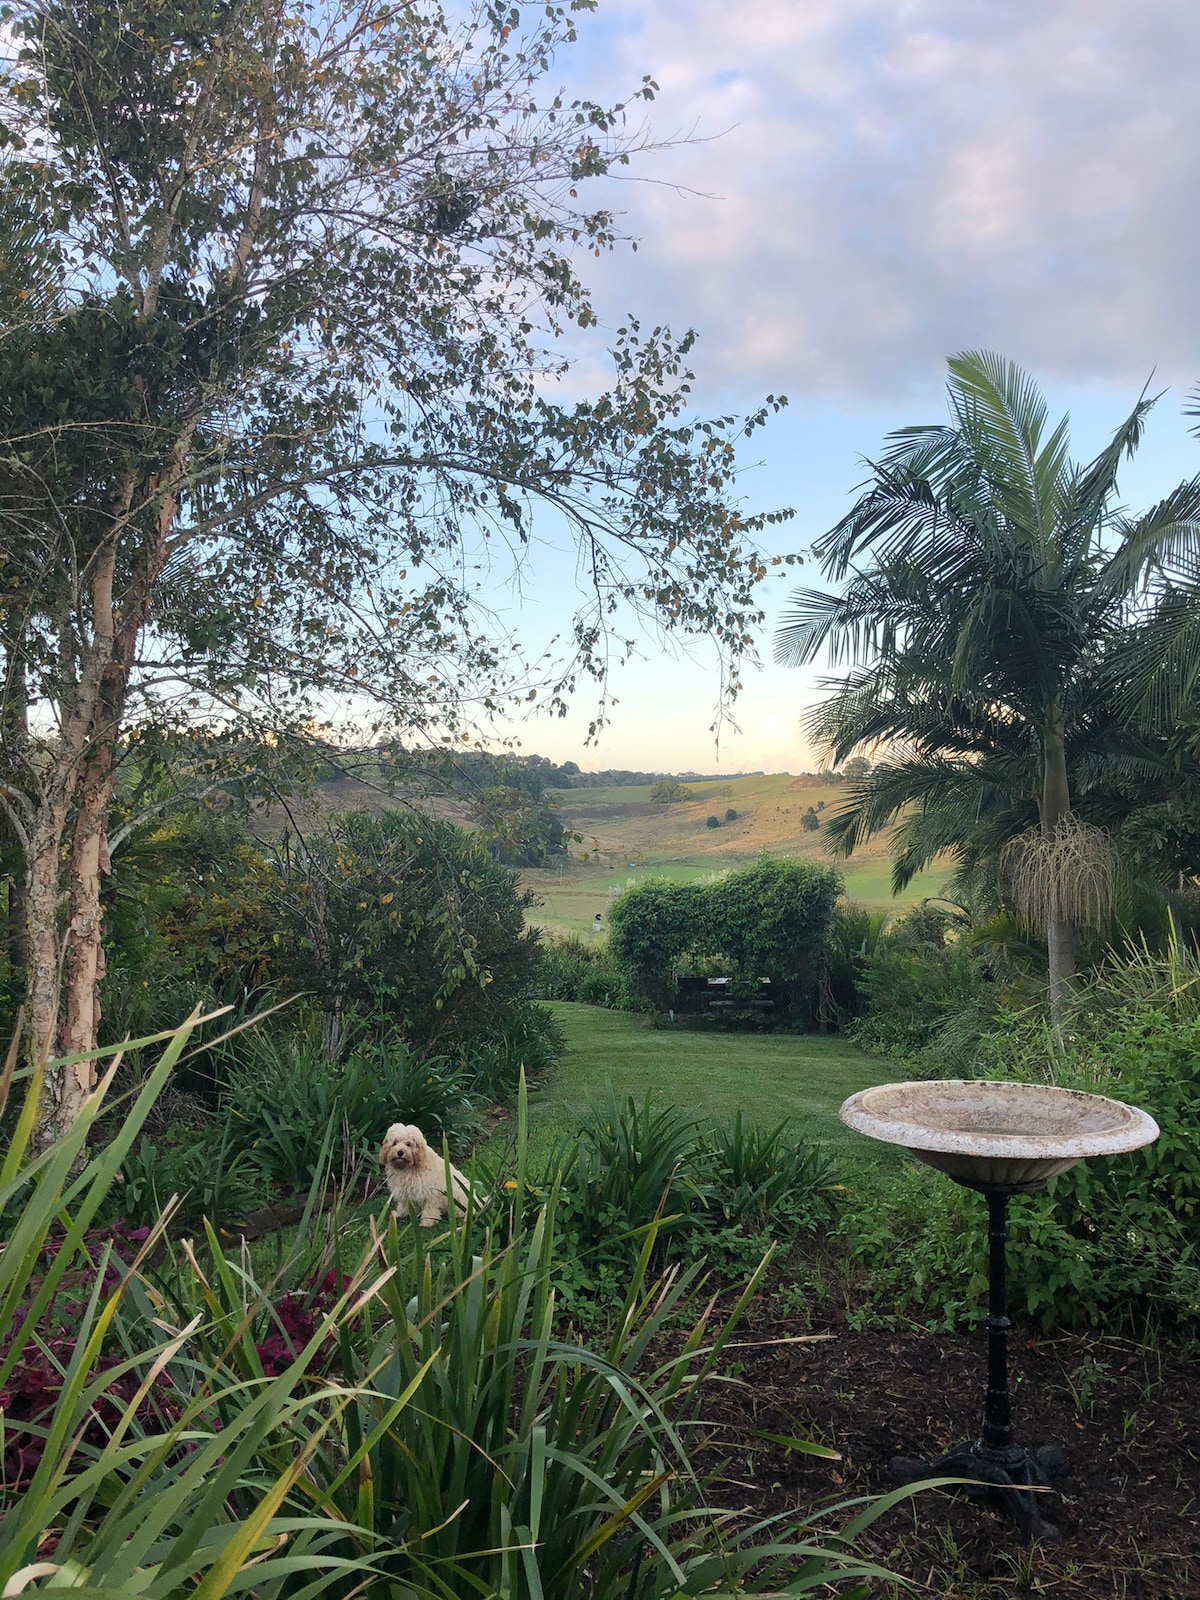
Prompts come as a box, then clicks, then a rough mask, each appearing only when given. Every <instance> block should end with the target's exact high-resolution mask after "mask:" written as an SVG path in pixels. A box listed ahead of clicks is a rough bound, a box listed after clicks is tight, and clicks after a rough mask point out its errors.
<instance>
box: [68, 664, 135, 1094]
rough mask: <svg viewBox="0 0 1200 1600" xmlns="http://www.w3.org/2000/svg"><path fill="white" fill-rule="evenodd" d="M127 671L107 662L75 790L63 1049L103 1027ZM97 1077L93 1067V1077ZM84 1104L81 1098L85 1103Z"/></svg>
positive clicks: (88, 1044)
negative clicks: (104, 886) (111, 846)
mask: <svg viewBox="0 0 1200 1600" xmlns="http://www.w3.org/2000/svg"><path fill="white" fill-rule="evenodd" d="M125 681H126V674H125V670H124V668H123V666H122V665H121V662H120V661H119V660H116V661H111V662H109V663H108V664H107V666H106V667H105V670H104V673H103V675H102V677H101V680H100V693H99V695H98V696H97V705H96V713H95V716H94V718H93V723H92V727H91V729H90V730H89V732H90V740H89V750H88V755H87V759H86V760H85V762H84V764H83V769H82V771H81V773H80V777H79V783H78V786H77V788H76V795H75V826H74V829H73V831H72V836H71V851H70V858H69V861H68V887H67V894H68V911H67V931H66V939H65V961H66V976H65V981H64V984H63V996H62V1021H61V1022H60V1024H59V1029H58V1054H59V1055H64V1056H66V1055H76V1054H78V1053H79V1052H80V1051H84V1050H94V1049H95V1048H96V1044H97V1042H98V1035H99V1030H100V985H101V983H102V981H103V979H104V969H105V962H104V913H103V910H102V908H101V905H100V890H101V875H102V874H104V873H107V872H108V871H109V859H108V829H107V824H108V808H109V805H110V803H111V801H112V793H113V778H114V774H115V770H116V764H115V758H114V745H115V741H116V739H117V736H118V732H119V729H120V721H121V711H122V708H123V705H124V700H125ZM94 1080H95V1070H94V1068H93V1070H92V1072H91V1074H90V1078H89V1091H90V1085H91V1083H94ZM80 1104H82V1102H80ZM63 1109H64V1114H65V1117H66V1120H67V1121H70V1120H73V1119H74V1117H75V1116H77V1115H78V1111H79V1105H76V1104H75V1103H74V1101H73V1100H72V1102H71V1103H70V1104H69V1105H66V1106H64V1108H63Z"/></svg>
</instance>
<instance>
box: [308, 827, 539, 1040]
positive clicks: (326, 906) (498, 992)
mask: <svg viewBox="0 0 1200 1600" xmlns="http://www.w3.org/2000/svg"><path fill="white" fill-rule="evenodd" d="M289 861H290V865H288V867H287V870H286V872H285V890H286V900H285V912H286V917H285V922H286V926H285V929H284V945H285V952H286V956H287V960H288V963H289V968H288V970H289V978H290V981H291V983H292V984H293V985H294V986H295V987H296V988H300V989H303V990H305V991H306V992H308V993H311V994H313V995H314V996H315V997H316V1000H317V1003H318V1004H319V1005H320V1007H321V1009H322V1011H323V1012H325V1013H326V1014H327V1015H329V1016H332V1017H337V1016H340V1015H341V1014H342V1013H343V1012H345V1011H349V1012H351V1013H354V1012H357V1013H358V1014H359V1015H360V1016H368V1017H375V1016H386V1017H388V1018H390V1019H391V1020H392V1021H393V1022H394V1023H395V1024H396V1026H397V1027H398V1028H399V1029H400V1030H401V1032H402V1033H403V1034H404V1036H405V1037H406V1038H407V1039H409V1040H410V1041H412V1042H413V1044H414V1045H419V1046H420V1047H421V1048H429V1047H434V1048H438V1049H446V1048H450V1047H452V1046H455V1045H459V1044H466V1043H468V1042H469V1041H471V1040H474V1039H480V1038H487V1037H489V1036H492V1035H494V1034H495V1033H496V1032H497V1031H498V1030H499V1029H500V1028H501V1027H502V1026H503V1024H504V1021H505V1018H506V1017H507V1015H508V1013H509V1012H510V1011H511V1009H512V1007H513V1006H514V1005H516V1004H519V1003H520V1002H521V1001H522V1000H523V999H525V997H526V995H527V993H528V990H529V986H530V982H531V980H532V975H533V969H534V967H535V965H536V961H537V947H538V935H537V933H536V931H535V930H532V929H527V928H526V927H525V921H524V918H525V911H526V909H527V907H528V906H529V905H531V904H532V897H531V896H529V895H527V894H524V893H523V892H522V891H521V889H520V888H519V887H518V885H517V880H516V876H515V874H514V873H512V872H510V871H508V869H507V868H505V867H502V866H500V865H499V864H498V863H497V862H496V861H494V860H493V859H492V857H491V855H490V854H489V853H488V850H487V849H486V847H485V846H484V845H483V844H482V843H481V842H480V841H479V840H478V839H476V838H474V837H473V836H472V835H470V834H467V833H465V832H464V831H463V830H462V829H461V828H456V827H455V826H454V825H453V824H452V823H449V822H442V821H440V820H438V819H437V818H434V817H427V816H423V815H421V814H419V813H417V812H413V811H400V810H388V811H385V812H384V813H383V815H382V816H380V817H373V816H370V815H368V814H367V813H366V812H361V811H359V812H347V813H344V814H342V815H337V816H333V817H331V818H330V819H329V823H328V827H327V830H326V831H325V832H324V833H323V834H320V835H312V836H310V837H309V838H308V839H307V841H306V848H305V849H304V851H302V852H301V853H300V854H299V855H298V856H293V857H291V858H289Z"/></svg>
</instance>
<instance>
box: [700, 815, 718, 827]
mask: <svg viewBox="0 0 1200 1600" xmlns="http://www.w3.org/2000/svg"><path fill="white" fill-rule="evenodd" d="M704 826H705V827H706V828H719V827H720V826H721V819H720V817H718V816H716V815H713V816H711V817H705V819H704Z"/></svg>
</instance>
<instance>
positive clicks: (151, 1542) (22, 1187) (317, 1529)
mask: <svg viewBox="0 0 1200 1600" xmlns="http://www.w3.org/2000/svg"><path fill="white" fill-rule="evenodd" d="M188 1036H189V1030H188V1029H186V1028H185V1029H181V1030H180V1031H179V1032H178V1034H177V1035H176V1036H175V1038H174V1039H173V1040H171V1041H170V1043H169V1044H168V1045H167V1047H166V1049H165V1050H164V1051H163V1053H162V1055H161V1056H160V1058H159V1059H158V1061H157V1063H156V1065H155V1066H154V1068H153V1070H152V1072H151V1074H150V1076H149V1078H148V1080H147V1082H146V1084H145V1086H144V1087H143V1089H142V1090H141V1092H140V1093H139V1094H138V1095H137V1096H136V1097H135V1098H134V1100H133V1101H132V1102H131V1103H130V1104H129V1105H128V1106H127V1107H126V1113H125V1116H124V1118H123V1119H122V1120H121V1122H120V1123H119V1125H118V1127H117V1130H116V1132H115V1134H114V1137H113V1139H112V1140H111V1142H110V1143H109V1144H108V1145H107V1146H105V1147H103V1148H102V1149H100V1150H99V1151H97V1153H96V1154H95V1155H93V1156H92V1157H91V1159H90V1160H88V1159H87V1158H86V1154H85V1152H86V1141H87V1139H88V1136H89V1133H90V1132H91V1131H92V1128H93V1126H94V1120H95V1117H96V1113H97V1112H98V1110H99V1108H100V1105H101V1104H102V1103H103V1096H104V1094H105V1092H106V1091H107V1089H108V1087H109V1085H110V1083H111V1077H110V1076H106V1077H105V1078H104V1079H103V1081H102V1084H101V1087H100V1090H99V1092H98V1094H97V1095H95V1096H94V1097H93V1098H92V1099H91V1100H90V1101H89V1102H88V1103H87V1104H86V1105H85V1107H84V1109H83V1111H82V1112H81V1114H80V1116H79V1117H78V1119H77V1120H76V1122H75V1123H74V1124H73V1126H72V1127H71V1129H70V1130H69V1132H68V1133H67V1134H66V1135H65V1136H64V1138H63V1139H62V1140H61V1141H60V1142H59V1143H58V1144H57V1145H55V1146H54V1147H53V1149H52V1150H50V1151H49V1152H48V1153H47V1154H46V1155H45V1156H43V1157H42V1158H40V1159H38V1160H37V1161H25V1160H23V1158H24V1157H26V1156H27V1155H28V1153H29V1152H28V1140H29V1136H30V1133H31V1130H32V1127H33V1123H34V1113H35V1110H36V1106H37V1099H38V1093H39V1085H38V1083H37V1081H36V1080H35V1081H34V1082H33V1083H32V1085H31V1087H30V1091H29V1094H28V1097H27V1099H26V1102H25V1106H24V1108H23V1110H22V1113H21V1116H20V1118H19V1120H18V1122H17V1126H16V1130H15V1134H14V1138H13V1142H12V1144H11V1146H10V1150H9V1158H10V1159H9V1161H8V1163H7V1164H6V1167H5V1170H4V1172H3V1175H2V1176H0V1234H2V1235H3V1237H4V1240H5V1245H4V1249H3V1250H2V1251H0V1328H2V1329H3V1334H4V1337H3V1338H0V1396H2V1397H3V1400H2V1402H0V1404H2V1405H3V1411H4V1417H5V1427H4V1441H3V1443H4V1455H5V1462H6V1466H8V1467H9V1468H11V1469H12V1470H11V1471H8V1472H6V1473H5V1474H4V1475H3V1477H0V1528H2V1534H0V1587H9V1586H10V1585H13V1587H12V1589H11V1592H14V1593H15V1592H17V1590H18V1589H20V1588H22V1587H24V1585H25V1583H27V1582H28V1578H29V1576H30V1574H29V1572H28V1570H26V1571H25V1572H24V1573H22V1569H28V1568H29V1567H30V1566H31V1565H32V1564H33V1563H34V1562H41V1561H47V1560H48V1561H49V1562H50V1563H51V1570H50V1571H49V1572H45V1575H46V1576H48V1577H50V1579H51V1582H53V1580H54V1579H55V1578H57V1579H58V1580H59V1582H60V1583H63V1582H65V1583H67V1584H68V1586H74V1587H76V1588H79V1587H81V1586H82V1588H83V1589H84V1590H85V1591H88V1592H91V1593H112V1594H115V1593H122V1594H138V1595H140V1596H142V1597H143V1600H169V1597H170V1596H172V1595H175V1594H179V1593H183V1592H185V1591H186V1592H191V1591H193V1590H197V1589H198V1588H203V1590H204V1592H205V1593H206V1594H208V1595H211V1596H212V1600H221V1597H223V1596H225V1595H228V1594H230V1593H231V1592H233V1593H236V1592H240V1590H241V1588H242V1582H241V1581H240V1578H239V1575H240V1574H244V1572H245V1569H246V1567H247V1565H248V1564H250V1563H252V1562H253V1563H254V1564H255V1571H254V1581H255V1583H256V1585H257V1584H261V1585H263V1586H264V1587H265V1588H267V1589H269V1590H272V1592H277V1589H276V1588H275V1586H277V1585H284V1584H286V1583H287V1582H288V1581H289V1577H290V1573H291V1572H292V1571H294V1570H301V1571H305V1574H306V1580H307V1581H309V1582H311V1583H314V1584H316V1585H318V1586H319V1585H320V1583H321V1579H322V1577H323V1576H325V1577H327V1578H328V1581H329V1582H330V1583H331V1584H332V1583H334V1582H337V1581H341V1582H344V1581H346V1578H347V1576H348V1574H349V1573H351V1572H353V1571H355V1570H356V1569H359V1570H360V1575H361V1576H362V1577H363V1578H366V1577H367V1576H368V1571H367V1570H366V1569H365V1568H364V1566H363V1564H362V1563H361V1562H358V1561H356V1560H355V1559H354V1556H353V1554H351V1555H350V1556H349V1558H348V1557H347V1551H346V1544H345V1541H346V1530H345V1529H342V1528H335V1527H334V1526H333V1524H332V1523H331V1521H330V1517H331V1515H332V1514H333V1513H332V1508H331V1506H330V1504H329V1501H328V1499H327V1498H326V1499H325V1500H324V1501H322V1499H321V1497H320V1495H319V1494H314V1492H313V1491H314V1488H315V1487H316V1486H315V1480H314V1478H313V1474H312V1457H313V1454H314V1451H315V1450H316V1449H317V1447H318V1446H319V1445H320V1443H321V1442H322V1440H323V1439H324V1438H325V1437H326V1436H327V1435H328V1434H329V1433H330V1431H331V1429H332V1430H333V1431H334V1432H335V1433H336V1432H337V1431H338V1429H339V1425H340V1418H341V1414H342V1412H343V1411H344V1402H343V1401H341V1400H339V1402H338V1404H337V1405H336V1406H335V1407H334V1408H333V1409H331V1408H330V1406H329V1403H328V1399H327V1398H326V1394H327V1391H326V1390H325V1389H324V1387H323V1386H320V1385H310V1384H309V1383H308V1374H309V1370H310V1368H312V1367H313V1366H315V1365H316V1363H317V1358H318V1354H319V1352H320V1350H322V1349H324V1348H328V1347H330V1345H331V1344H336V1342H337V1336H338V1335H339V1334H340V1333H342V1332H343V1331H346V1332H347V1334H348V1331H349V1330H348V1324H349V1323H350V1322H351V1320H352V1318H353V1317H354V1313H353V1312H352V1311H351V1307H352V1306H353V1305H355V1303H356V1302H357V1301H358V1300H359V1299H360V1298H361V1295H362V1293H363V1292H364V1290H365V1289H366V1287H367V1285H368V1282H370V1284H371V1285H372V1287H373V1286H374V1267H373V1263H371V1262H367V1263H365V1264H364V1267H363V1269H362V1271H361V1272H360V1274H359V1275H357V1276H356V1278H355V1279H354V1280H353V1281H352V1282H351V1283H350V1284H349V1285H348V1287H347V1291H346V1292H345V1293H344V1294H340V1295H338V1296H336V1298H335V1300H334V1303H333V1304H332V1306H331V1307H330V1308H329V1309H328V1311H327V1312H326V1313H325V1314H324V1315H323V1316H322V1317H321V1318H320V1319H319V1321H318V1323H317V1326H316V1327H315V1329H314V1332H313V1335H312V1337H311V1338H310V1339H309V1340H308V1342H307V1343H306V1344H305V1345H304V1346H303V1347H302V1348H301V1349H300V1350H298V1351H297V1352H296V1356H295V1359H294V1360H292V1361H290V1362H288V1364H287V1366H286V1368H284V1370H282V1371H280V1372H279V1373H278V1375H277V1376H275V1377H270V1376H264V1372H263V1368H262V1364H261V1361H260V1359H259V1356H258V1353H257V1350H256V1348H255V1344H254V1337H253V1331H252V1324H253V1323H254V1322H255V1321H256V1320H257V1319H258V1317H259V1316H260V1314H261V1312H262V1309H263V1307H264V1305H265V1299H264V1296H263V1294H262V1291H261V1290H260V1289H259V1288H258V1286H257V1285H256V1284H255V1283H254V1282H253V1280H252V1278H251V1276H250V1275H249V1273H248V1272H247V1270H246V1263H245V1262H244V1261H241V1260H237V1259H235V1260H233V1261H230V1260H227V1259H226V1258H225V1256H224V1255H223V1254H222V1252H221V1249H220V1245H219V1243H218V1241H217V1239H216V1237H215V1236H214V1235H211V1234H210V1235H209V1249H210V1253H211V1255H212V1257H213V1261H212V1262H211V1263H210V1265H209V1268H208V1271H209V1273H210V1275H211V1276H210V1277H209V1278H205V1279H200V1277H199V1272H198V1269H197V1268H196V1267H195V1257H194V1255H190V1254H189V1255H187V1256H185V1257H182V1258H181V1259H180V1260H176V1258H175V1257H174V1256H171V1255H168V1257H167V1264H166V1266H165V1267H164V1269H163V1270H162V1271H159V1272H158V1273H156V1277H157V1278H158V1280H159V1287H158V1288H157V1289H155V1290H154V1291H153V1293H150V1292H149V1291H148V1290H147V1288H146V1286H145V1283H144V1280H143V1277H142V1275H141V1272H140V1271H137V1270H134V1268H135V1266H136V1265H139V1264H140V1262H141V1261H142V1260H143V1259H144V1257H145V1255H146V1253H147V1252H149V1251H150V1250H151V1249H155V1248H159V1247H160V1245H161V1233H160V1230H159V1229H158V1228H155V1229H153V1230H149V1231H148V1232H147V1234H146V1235H145V1236H143V1237H141V1238H140V1239H139V1238H138V1236H137V1235H136V1234H135V1235H129V1234H122V1235H119V1236H118V1237H116V1238H113V1237H109V1238H104V1237H99V1238H98V1237H97V1235H96V1234H95V1233H94V1232H93V1231H91V1225H92V1222H93V1219H94V1218H95V1216H96V1215H97V1213H98V1212H99V1211H101V1210H102V1209H103V1208H104V1207H105V1206H106V1205H107V1204H110V1203H111V1201H110V1194H111V1191H112V1188H113V1185H114V1183H115V1181H116V1175H117V1173H118V1171H119V1170H120V1168H121V1165H122V1163H123V1162H124V1161H125V1160H126V1158H127V1157H128V1155H129V1152H130V1149H131V1147H132V1145H133V1143H134V1141H135V1140H136V1138H137V1137H138V1134H139V1131H140V1129H141V1126H142V1124H143V1123H144V1120H145V1118H146V1115H147V1114H148V1112H149V1109H150V1107H151V1106H152V1104H153V1102H154V1099H155V1096H156V1095H157V1094H158V1093H159V1092H160V1090H161V1089H162V1087H163V1085H164V1083H165V1082H166V1080H167V1078H168V1076H169V1074H170V1072H171V1071H172V1069H173V1067H174V1066H175V1064H176V1062H177V1060H178V1058H179V1055H180V1053H181V1051H182V1049H183V1047H184V1045H185V1044H186V1042H187V1040H188ZM134 1044H135V1047H136V1048H139V1049H143V1050H145V1049H148V1048H149V1047H151V1045H152V1041H151V1040H150V1039H148V1038H142V1039H139V1040H136V1041H134ZM2 1110H3V1091H2V1090H0V1112H2ZM60 1219H62V1222H61V1225H60ZM368 1272H371V1273H372V1277H371V1278H370V1279H369V1280H368V1279H367V1276H366V1275H367V1273H368ZM197 1306H198V1307H199V1309H198V1310H197ZM175 1329H181V1330H183V1331H182V1332H176V1331H174V1330H175ZM346 1398H347V1400H348V1399H349V1396H348V1395H347V1397H346ZM406 1403H407V1401H406V1399H403V1398H402V1399H401V1400H400V1402H399V1406H400V1408H401V1409H403V1406H404V1405H405V1404H406ZM340 1450H341V1459H342V1461H343V1462H345V1463H348V1470H349V1471H350V1472H354V1471H355V1470H356V1467H357V1458H356V1456H355V1454H354V1451H355V1442H354V1441H352V1440H349V1439H347V1438H345V1437H344V1436H343V1442H342V1443H341V1444H340ZM65 1508H69V1510H68V1509H65ZM373 1537H374V1536H373ZM285 1547H286V1555H285V1556H284V1558H283V1559H282V1560H280V1558H279V1556H278V1555H277V1554H276V1552H280V1554H282V1553H283V1551H284V1549H285ZM394 1548H395V1541H394V1540H393V1541H391V1542H389V1540H388V1538H387V1536H386V1535H384V1536H383V1537H382V1538H381V1539H379V1540H378V1541H377V1542H376V1543H375V1544H373V1546H372V1550H373V1552H374V1553H375V1554H376V1555H378V1556H382V1557H383V1559H386V1555H385V1552H388V1551H390V1550H391V1549H394ZM264 1558H265V1559H264ZM293 1561H295V1562H296V1563H298V1568H293V1567H292V1562H293ZM41 1572H44V1569H40V1572H39V1575H41ZM18 1574H21V1576H16V1575H18Z"/></svg>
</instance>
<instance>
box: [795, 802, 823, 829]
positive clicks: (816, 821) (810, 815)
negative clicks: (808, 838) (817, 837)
mask: <svg viewBox="0 0 1200 1600" xmlns="http://www.w3.org/2000/svg"><path fill="white" fill-rule="evenodd" d="M800 826H801V827H802V828H803V829H804V831H805V833H816V832H817V830H818V828H820V826H821V821H820V818H819V817H818V816H817V813H816V812H815V811H814V810H813V808H812V807H811V806H809V808H808V810H807V811H806V812H805V813H804V815H803V816H802V817H801V818H800Z"/></svg>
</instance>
